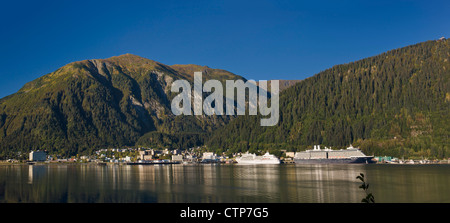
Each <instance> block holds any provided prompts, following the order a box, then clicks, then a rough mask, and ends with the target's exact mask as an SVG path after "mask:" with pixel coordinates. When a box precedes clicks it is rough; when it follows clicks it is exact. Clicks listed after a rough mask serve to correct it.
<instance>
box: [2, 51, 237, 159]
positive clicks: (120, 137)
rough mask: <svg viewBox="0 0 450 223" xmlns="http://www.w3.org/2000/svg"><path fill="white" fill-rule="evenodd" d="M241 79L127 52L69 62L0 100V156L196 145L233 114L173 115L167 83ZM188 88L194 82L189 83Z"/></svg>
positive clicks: (222, 72) (71, 153)
mask: <svg viewBox="0 0 450 223" xmlns="http://www.w3.org/2000/svg"><path fill="white" fill-rule="evenodd" d="M195 71H203V79H205V80H208V79H216V80H219V81H224V80H229V79H232V80H235V79H242V80H244V81H245V79H244V78H243V77H241V76H238V75H235V74H233V73H231V72H228V71H225V70H220V69H212V68H209V67H207V66H199V65H172V66H168V65H164V64H162V63H159V62H156V61H153V60H149V59H146V58H142V57H139V56H136V55H132V54H125V55H121V56H116V57H111V58H108V59H93V60H84V61H78V62H73V63H70V64H67V65H66V66H63V67H61V68H59V69H58V70H56V71H54V72H52V73H50V74H47V75H44V76H42V77H40V78H38V79H36V80H34V81H31V82H29V83H27V84H25V85H24V86H23V87H22V88H21V89H20V90H19V91H18V92H17V93H15V94H12V95H10V96H7V97H5V98H2V99H0V148H1V150H0V154H1V155H2V156H6V155H7V154H10V153H13V152H14V153H15V152H27V151H30V150H32V149H42V150H44V149H45V150H47V151H48V152H49V153H54V154H61V155H74V154H77V153H89V152H91V151H92V150H93V149H96V148H108V147H115V146H127V145H128V146H134V145H138V146H159V147H164V146H167V147H171V148H181V147H188V146H194V145H199V144H201V143H202V142H203V138H202V137H203V136H204V134H205V133H207V132H210V131H212V130H214V129H216V128H217V127H219V126H223V125H225V124H226V123H227V122H228V121H229V120H230V119H232V118H233V117H232V116H204V115H203V116H174V115H173V114H172V112H171V103H170V102H171V99H172V98H173V97H174V96H175V94H174V93H172V92H171V91H170V86H171V84H172V83H173V82H174V81H175V80H178V79H187V80H188V81H190V82H191V83H192V82H193V73H194V72H195ZM191 86H192V85H191Z"/></svg>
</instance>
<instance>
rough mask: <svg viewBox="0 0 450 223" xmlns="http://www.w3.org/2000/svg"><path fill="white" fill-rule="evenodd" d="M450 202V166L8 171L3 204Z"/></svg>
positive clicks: (3, 177) (0, 184) (0, 194)
mask: <svg viewBox="0 0 450 223" xmlns="http://www.w3.org/2000/svg"><path fill="white" fill-rule="evenodd" d="M361 172H362V173H365V174H366V178H367V180H368V182H369V183H370V184H371V189H372V190H373V191H372V192H373V194H374V196H375V199H376V201H378V202H450V199H449V198H450V192H449V191H448V188H447V185H449V184H450V177H449V176H450V168H449V167H448V166H445V165H440V166H432V165H427V166H393V165H274V166H271V165H262V166H258V165H254V166H251V165H245V166H241V165H162V166H157V165H155V166H126V165H124V166H121V165H107V166H97V165H83V164H81V165H80V164H76V165H30V166H27V165H4V166H0V202H41V203H42V202H51V203H59V202H63V203H65V202H74V203H78V202H83V203H86V202H102V203H118V202H137V203H139V202H163V203H164V202H183V203H186V202H190V203H196V202H229V203H240V202H242V203H248V202H262V203H266V202H301V203H308V202H313V203H323V202H325V203H326V202H331V203H335V202H340V203H341V202H360V201H361V199H362V198H363V197H364V196H365V194H364V192H363V191H362V190H361V189H359V188H358V186H359V185H360V182H359V181H358V180H356V176H358V175H359V173H361Z"/></svg>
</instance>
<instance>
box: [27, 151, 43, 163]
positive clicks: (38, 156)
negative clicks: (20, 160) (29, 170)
mask: <svg viewBox="0 0 450 223" xmlns="http://www.w3.org/2000/svg"><path fill="white" fill-rule="evenodd" d="M29 160H30V161H46V160H47V153H46V152H44V151H39V150H38V151H31V152H30V159H29Z"/></svg>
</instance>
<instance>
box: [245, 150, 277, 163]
mask: <svg viewBox="0 0 450 223" xmlns="http://www.w3.org/2000/svg"><path fill="white" fill-rule="evenodd" d="M236 161H237V162H238V164H280V160H279V159H278V158H277V157H276V156H274V155H271V154H269V153H268V152H267V153H266V154H264V155H262V156H257V155H255V154H254V153H245V154H243V155H242V156H241V157H238V158H236Z"/></svg>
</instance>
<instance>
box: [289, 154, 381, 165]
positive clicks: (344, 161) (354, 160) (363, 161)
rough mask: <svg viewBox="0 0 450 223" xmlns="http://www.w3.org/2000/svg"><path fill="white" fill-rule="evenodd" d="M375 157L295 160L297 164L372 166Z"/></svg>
mask: <svg viewBox="0 0 450 223" xmlns="http://www.w3.org/2000/svg"><path fill="white" fill-rule="evenodd" d="M372 159H373V156H366V157H350V158H344V159H294V162H295V164H347V163H348V164H351V163H355V164H358V163H359V164H370V163H375V161H373V160H372Z"/></svg>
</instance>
